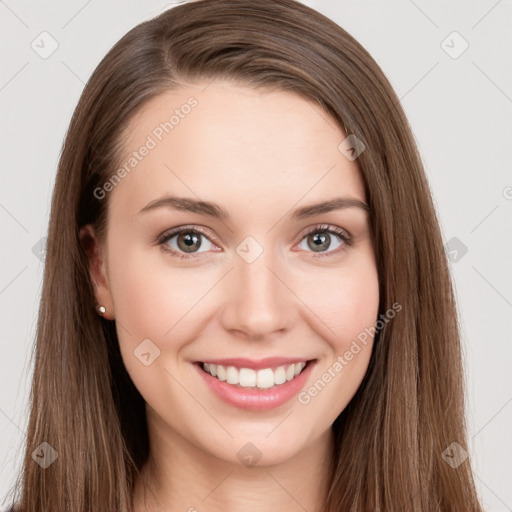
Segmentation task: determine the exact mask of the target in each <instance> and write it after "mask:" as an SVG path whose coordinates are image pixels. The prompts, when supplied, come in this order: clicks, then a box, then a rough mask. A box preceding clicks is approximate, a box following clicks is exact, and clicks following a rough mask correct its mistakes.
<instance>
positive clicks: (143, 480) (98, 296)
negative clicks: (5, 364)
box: [18, 0, 482, 512]
mask: <svg viewBox="0 0 512 512" xmlns="http://www.w3.org/2000/svg"><path fill="white" fill-rule="evenodd" d="M45 265H46V266H45V274H44V284H43V293H42V300H41V309H40V316H39V324H38V332H37V350H36V363H35V372H34V379H33V388H32V395H31V404H32V407H31V414H30V423H29V430H28V436H27V448H26V455H25V461H24V468H23V474H22V475H20V485H19V503H18V505H19V510H21V511H23V512H32V511H34V512H35V511H42V510H49V511H52V512H61V511H64V510H66V511H69V510H72V511H84V512H85V511H113V510H116V511H123V512H128V511H133V512H141V511H146V510H147V511H163V510H166V511H174V510H189V511H192V510H199V511H200V510H210V511H213V510H215V511H217V510H235V509H236V510H239V509H243V508H245V509H248V508H250V507H252V510H260V509H262V510H263V509H267V508H269V506H272V507H276V506H282V507H284V508H285V509H286V510H288V511H294V510H310V511H349V510H351V511H367V510H372V511H376V510H381V511H397V510H408V511H413V510H414V511H422V512H434V511H443V512H445V511H460V510H464V511H481V510H482V508H481V505H480V504H479V500H478V497H477V495H476V492H475V487H474V482H473V478H472V474H471V467H470V461H469V459H468V458H467V456H466V452H465V450H464V447H465V446H466V432H465V424H464V410H463V387H462V384H463V382H462V369H461V354H460V340H459V333H458V328H457V317H456V309H455V302H454V297H453V292H452V285H451V281H450V275H449V271H448V266H447V262H446V257H445V254H444V250H443V244H442V238H441V235H440V230H439V225H438V221H437V218H436V213H435V210H434V207H433V203H432V199H431V194H430V190H429V187H428V184H427V181H426V178H425V174H424V171H423V168H422V164H421V161H420V158H419V156H418V153H417V150H416V146H415V144H414V141H413V137H412V135H411V132H410V129H409V127H408V124H407V121H406V118H405V116H404V114H403V111H402V109H401V107H400V105H399V101H398V98H397V97H396V95H395V94H394V92H393V91H392V89H391V87H390V85H389V83H388V81H387V79H386V78H385V76H384V75H383V73H382V71H381V70H380V69H379V67H378V66H377V64H376V63H375V62H374V60H373V59H372V58H371V57H370V56H369V55H368V53H367V52H366V51H365V50H364V49H363V48H362V47H361V46H360V45H359V44H358V43H357V42H356V41H355V40H354V39H353V38H352V37H351V36H350V35H349V34H347V33H346V32H345V31H344V30H343V29H341V28H340V27H339V26H337V25H336V24H334V23H333V22H332V21H330V20H328V19H327V18H325V17H323V16H322V15H320V14H318V13H317V12H315V11H313V10H312V9H310V8H307V7H305V6H303V5H301V4H299V3H297V2H294V1H293V0H278V1H262V2H257V3H255V2H251V1H249V0H229V1H228V0H210V1H199V2H194V3H188V4H184V5H180V6H179V7H176V8H173V9H171V10H169V11H167V12H165V13H163V14H161V15H160V16H158V17H157V18H155V19H153V20H150V21H148V22H145V23H142V24H140V25H139V26H137V27H135V28H134V29H133V30H131V31H130V32H129V33H128V34H126V35H125V36H124V37H123V38H122V39H121V40H120V41H119V42H118V43H117V44H116V45H115V46H114V48H113V49H112V50H111V51H110V52H109V53H108V54H107V56H106V57H105V58H104V59H103V61H102V62H101V63H100V65H99V66H98V68H97V69H96V70H95V72H94V74H93V76H92V77H91V79H90V81H89V82H88V84H87V86H86V87H85V89H84V91H83V94H82V97H81V99H80V101H79V104H78V106H77V108H76V111H75V113H74V116H73V119H72V121H71V125H70V128H69V131H68V133H67V136H66V140H65V143H64V148H63V152H62V155H61V160H60V164H59V169H58V174H57V179H56V183H55V189H54V194H53V201H52V211H51V218H50V227H49V232H48V242H47V253H46V263H45ZM250 504H251V505H250Z"/></svg>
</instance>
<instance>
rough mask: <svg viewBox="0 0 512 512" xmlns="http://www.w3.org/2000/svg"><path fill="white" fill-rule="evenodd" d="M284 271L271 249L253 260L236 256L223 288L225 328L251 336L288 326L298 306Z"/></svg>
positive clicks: (273, 331)
mask: <svg viewBox="0 0 512 512" xmlns="http://www.w3.org/2000/svg"><path fill="white" fill-rule="evenodd" d="M284 274H285V272H283V270H282V267H281V266H279V265H278V264H277V262H276V259H275V258H272V257H271V254H270V251H264V252H263V254H262V255H261V256H260V257H259V258H257V259H256V260H255V261H253V262H251V263H248V262H247V261H245V260H244V259H243V258H239V257H238V256H237V257H236V259H235V264H234V269H233V270H232V271H231V272H230V273H229V276H227V280H226V284H225V289H224V304H223V306H224V307H223V309H222V319H221V320H222V323H223V326H224V328H225V329H226V330H228V331H231V332H233V333H236V334H237V335H238V336H243V337H245V338H248V339H264V338H267V337H269V336H271V335H272V334H273V333H277V332H279V331H282V332H284V331H286V330H287V329H289V328H290V326H291V324H292V321H293V315H294V310H295V311H296V308H294V306H293V303H294V294H293V292H292V291H291V290H290V289H289V288H288V287H287V285H286V276H285V275H284Z"/></svg>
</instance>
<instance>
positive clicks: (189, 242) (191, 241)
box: [178, 233, 201, 252]
mask: <svg viewBox="0 0 512 512" xmlns="http://www.w3.org/2000/svg"><path fill="white" fill-rule="evenodd" d="M195 244H197V247H194V245H195ZM178 247H179V248H180V249H181V250H183V251H185V252H194V250H195V249H199V247H201V238H200V237H199V236H198V235H196V234H194V233H185V234H183V233H180V234H179V235H178ZM191 249H192V250H191Z"/></svg>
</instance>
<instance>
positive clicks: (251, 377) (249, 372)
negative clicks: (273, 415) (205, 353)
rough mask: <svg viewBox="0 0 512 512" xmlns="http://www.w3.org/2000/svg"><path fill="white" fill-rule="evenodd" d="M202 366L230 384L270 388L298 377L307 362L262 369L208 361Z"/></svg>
mask: <svg viewBox="0 0 512 512" xmlns="http://www.w3.org/2000/svg"><path fill="white" fill-rule="evenodd" d="M202 366H203V370H204V371H205V372H207V373H209V374H210V375H211V376H212V377H217V379H219V380H222V381H226V382H227V383H228V384H233V385H238V386H241V387H243V388H254V387H257V388H259V389H268V388H271V387H274V386H277V385H279V384H283V383H284V382H286V381H289V380H292V379H293V378H294V377H297V375H299V374H300V373H301V372H302V370H303V369H304V367H305V366H306V363H305V362H302V363H295V364H289V365H284V366H279V367H278V368H265V369H262V370H253V369H251V368H236V367H235V366H222V365H221V364H208V363H203V365H202Z"/></svg>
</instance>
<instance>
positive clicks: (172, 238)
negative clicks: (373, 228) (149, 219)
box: [157, 224, 352, 258]
mask: <svg viewBox="0 0 512 512" xmlns="http://www.w3.org/2000/svg"><path fill="white" fill-rule="evenodd" d="M333 236H334V237H335V238H337V241H336V240H335V241H334V243H333V241H332V240H333ZM203 240H206V242H204V241H203ZM157 243H158V244H159V245H161V246H162V249H163V250H165V251H167V252H170V253H171V255H172V256H177V257H178V258H193V257H194V255H195V254H200V253H203V252H208V251H211V250H213V251H216V252H218V251H219V250H220V249H219V248H218V247H217V246H216V245H215V244H214V243H213V242H212V241H211V240H210V239H209V237H208V235H207V233H206V232H205V231H203V230H202V229H201V228H200V227H198V226H194V227H192V226H181V227H179V228H176V229H173V230H171V231H166V232H165V233H162V234H161V235H160V236H159V237H158V238H157ZM304 244H305V246H304ZM351 244H352V238H351V236H350V235H349V234H348V233H347V232H346V231H345V230H344V229H341V228H339V227H337V226H330V225H328V224H324V225H319V226H313V227H312V228H310V229H309V230H308V231H307V232H306V233H304V234H303V235H302V238H301V242H300V244H299V247H300V248H301V249H303V250H306V251H308V250H309V249H310V250H311V252H313V253H316V254H315V255H314V256H315V257H324V256H330V255H332V254H335V253H339V252H341V251H343V250H344V249H345V248H346V246H350V245H351ZM333 246H334V247H333ZM328 249H330V250H328Z"/></svg>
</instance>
